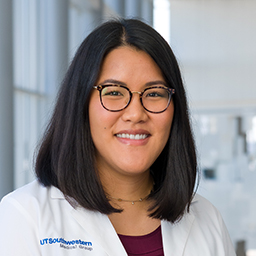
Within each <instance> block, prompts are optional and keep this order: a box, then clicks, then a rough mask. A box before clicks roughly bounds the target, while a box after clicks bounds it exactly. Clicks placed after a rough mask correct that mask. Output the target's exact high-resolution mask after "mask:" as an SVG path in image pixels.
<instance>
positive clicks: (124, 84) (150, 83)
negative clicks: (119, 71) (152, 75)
mask: <svg viewBox="0 0 256 256" xmlns="http://www.w3.org/2000/svg"><path fill="white" fill-rule="evenodd" d="M107 83H111V84H117V85H123V86H127V84H126V83H124V82H121V81H118V80H115V79H106V80H104V81H103V82H102V83H101V84H107ZM157 84H162V85H164V86H167V85H166V83H165V82H164V81H162V80H156V81H150V82H147V83H146V84H145V87H148V86H152V85H157Z"/></svg>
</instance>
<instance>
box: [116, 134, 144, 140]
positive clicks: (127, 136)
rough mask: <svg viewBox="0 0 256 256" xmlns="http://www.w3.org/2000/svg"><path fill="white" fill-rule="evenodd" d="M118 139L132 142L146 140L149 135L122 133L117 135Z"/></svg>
mask: <svg viewBox="0 0 256 256" xmlns="http://www.w3.org/2000/svg"><path fill="white" fill-rule="evenodd" d="M116 136H117V137H118V138H125V139H130V140H144V139H146V138H147V137H148V136H149V135H148V134H128V133H122V134H116Z"/></svg>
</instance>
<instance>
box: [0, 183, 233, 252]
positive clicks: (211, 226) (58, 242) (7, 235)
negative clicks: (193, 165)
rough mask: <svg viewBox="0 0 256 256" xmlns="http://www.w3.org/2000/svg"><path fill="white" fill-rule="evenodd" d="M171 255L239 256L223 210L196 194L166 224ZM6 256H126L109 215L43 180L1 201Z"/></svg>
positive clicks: (0, 238)
mask: <svg viewBox="0 0 256 256" xmlns="http://www.w3.org/2000/svg"><path fill="white" fill-rule="evenodd" d="M161 231H162V238H163V246H164V255H166V256H182V255H183V256H235V252H234V249H233V246H232V243H231V241H230V238H229V235H228V233H227V230H226V227H225V225H224V223H223V220H222V218H221V216H220V214H219V212H218V211H217V210H216V209H215V208H214V207H213V206H212V205H211V204H210V203H209V202H208V201H207V200H206V199H204V198H202V197H201V196H198V195H197V196H196V197H195V199H194V200H193V203H192V205H191V210H190V213H189V214H186V215H185V216H184V217H183V218H182V220H181V221H180V222H178V223H177V224H171V223H170V222H167V221H162V222H161ZM0 255H1V256H39V255H41V256H50V255H52V256H53V255H54V256H58V255H62V256H70V255H81V256H82V255H91V256H103V255H104V256H107V255H109V256H125V255H127V254H126V251H125V249H124V247H123V246H122V243H121V242H120V240H119V238H118V235H117V234H116V232H115V229H114V228H113V226H112V224H111V222H110V220H109V218H108V216H106V215H104V214H101V213H98V212H92V211H89V210H86V209H83V208H81V207H78V208H76V209H75V208H73V207H72V206H71V205H70V203H69V202H68V201H67V200H66V199H65V197H64V196H63V194H62V193H61V192H60V191H59V190H58V189H57V188H55V187H50V188H45V187H43V186H42V185H40V184H39V183H38V182H37V181H34V182H32V183H30V184H28V185H26V186H25V187H23V188H21V189H18V190H16V191H15V192H13V193H11V194H9V195H7V196H6V197H5V198H4V199H3V200H2V202H1V203H0Z"/></svg>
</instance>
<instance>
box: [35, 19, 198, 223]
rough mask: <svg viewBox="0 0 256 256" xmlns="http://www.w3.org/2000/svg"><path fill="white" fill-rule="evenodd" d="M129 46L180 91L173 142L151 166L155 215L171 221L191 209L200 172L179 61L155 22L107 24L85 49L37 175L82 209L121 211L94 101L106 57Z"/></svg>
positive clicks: (61, 97)
mask: <svg viewBox="0 0 256 256" xmlns="http://www.w3.org/2000/svg"><path fill="white" fill-rule="evenodd" d="M122 45H127V46H131V47H135V48H137V49H139V50H142V51H145V52H146V53H148V54H149V55H150V56H151V57H152V59H153V60H154V61H155V62H156V64H157V65H158V66H159V68H160V69H161V71H162V73H163V76H164V78H165V80H166V82H167V84H168V86H169V87H171V88H174V89H175V95H174V96H173V101H174V109H175V113H174V117H173V123H172V128H171V132H170V137H169V140H168V142H167V144H166V146H165V148H164V150H163V151H162V153H161V154H160V156H159V157H158V158H157V160H156V161H155V163H154V164H153V165H152V166H151V173H152V175H153V177H154V181H155V185H154V191H153V192H152V195H151V197H150V198H151V199H152V202H154V203H153V206H152V208H151V209H150V212H151V213H150V216H151V217H154V218H158V219H165V220H168V221H171V222H175V221H177V220H179V219H180V218H181V217H182V216H183V214H184V213H185V212H186V210H189V206H190V203H191V201H192V198H193V194H194V187H195V181H196V173H197V171H196V170H197V163H196V153H195V145H194V139H193V135H192V132H191V127H190V121H189V114H188V107H187V100H186V94H185V90H184V87H183V82H182V78H181V74H180V70H179V66H178V63H177V60H176V58H175V56H174V54H173V52H172V50H171V48H170V46H169V45H168V43H167V42H166V41H165V40H164V39H163V38H162V37H161V36H160V35H159V34H158V33H157V32H156V31H155V30H154V29H153V28H151V27H150V26H148V25H146V24H145V23H143V22H141V21H138V20H135V19H121V20H113V21H109V22H106V23H104V24H102V25H101V26H99V27H98V28H96V29H95V30H94V31H93V32H92V33H91V34H90V35H89V36H88V37H87V38H86V39H85V40H84V41H83V42H82V44H81V46H80V47H79V49H78V51H77V53H76V55H75V57H74V59H73V61H72V63H71V65H70V67H69V69H68V71H67V74H66V76H65V78H64V80H63V83H62V85H61V88H60V91H59V94H58V98H57V101H56V106H55V110H54V113H53V116H52V119H51V121H50V123H49V125H48V127H47V129H46V132H45V134H44V137H43V140H42V143H41V145H40V148H39V151H38V154H37V158H36V168H35V169H36V175H37V177H38V179H39V181H40V182H41V183H42V184H43V185H45V186H51V185H53V186H55V187H57V188H59V189H60V190H61V191H62V192H63V193H64V194H65V195H67V196H69V197H71V198H73V199H75V200H76V201H77V203H79V204H80V205H81V206H82V207H84V208H86V209H90V210H94V211H95V210H96V211H99V212H101V213H104V214H110V213H113V212H120V210H118V209H115V208H114V207H112V206H111V204H110V203H109V201H108V199H107V198H106V195H105V193H104V190H103V188H102V185H101V182H100V179H99V176H98V172H97V170H96V169H95V159H94V156H95V149H94V145H93V141H92V138H91V133H90V127H89V116H88V103H89V98H90V93H91V90H92V86H93V85H94V84H95V82H96V80H97V78H98V75H99V72H100V68H101V64H102V61H103V59H104V57H105V56H106V55H107V54H108V53H109V52H110V51H111V50H113V49H115V48H117V47H119V46H122Z"/></svg>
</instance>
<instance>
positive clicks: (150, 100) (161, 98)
mask: <svg viewBox="0 0 256 256" xmlns="http://www.w3.org/2000/svg"><path fill="white" fill-rule="evenodd" d="M170 99H171V94H170V92H169V91H168V90H167V89H165V88H161V87H160V88H159V87H156V88H149V89H147V90H145V91H144V93H143V97H142V103H143V106H144V108H145V109H147V110H148V111H150V112H156V113H157V112H162V111H164V110H165V109H166V108H167V107H168V105H169V103H170Z"/></svg>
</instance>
